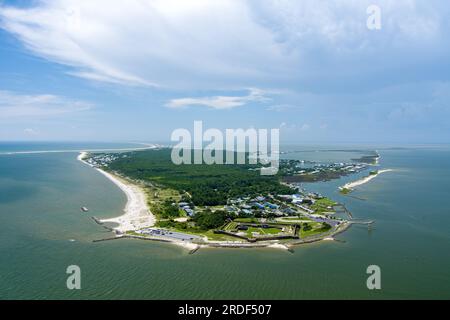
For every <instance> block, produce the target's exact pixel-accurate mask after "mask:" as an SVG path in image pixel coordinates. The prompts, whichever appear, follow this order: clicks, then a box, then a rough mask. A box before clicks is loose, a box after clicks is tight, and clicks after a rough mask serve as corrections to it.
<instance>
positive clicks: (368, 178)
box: [339, 169, 392, 190]
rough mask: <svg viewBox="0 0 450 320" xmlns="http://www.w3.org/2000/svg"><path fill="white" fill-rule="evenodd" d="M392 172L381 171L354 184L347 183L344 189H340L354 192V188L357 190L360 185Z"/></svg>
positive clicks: (388, 170)
mask: <svg viewBox="0 0 450 320" xmlns="http://www.w3.org/2000/svg"><path fill="white" fill-rule="evenodd" d="M390 171H392V169H384V170H379V171H378V173H377V174H371V175H369V176H368V177H365V178H362V179H360V180H357V181H354V182H350V183H347V184H345V185H343V186H342V187H340V188H339V189H341V190H343V189H348V190H353V189H354V188H356V187H358V186H360V185H363V184H365V183H367V182H369V181H370V180H372V179H375V178H376V177H377V176H378V175H379V174H381V173H384V172H390Z"/></svg>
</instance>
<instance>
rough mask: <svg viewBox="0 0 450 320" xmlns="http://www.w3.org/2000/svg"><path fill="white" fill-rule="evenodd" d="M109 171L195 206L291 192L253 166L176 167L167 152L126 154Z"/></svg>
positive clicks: (111, 164) (277, 180)
mask: <svg viewBox="0 0 450 320" xmlns="http://www.w3.org/2000/svg"><path fill="white" fill-rule="evenodd" d="M109 169H111V170H114V171H118V172H120V173H122V174H123V175H125V176H128V177H130V178H132V179H135V180H142V181H146V182H150V183H152V184H155V185H162V186H164V187H168V188H170V189H174V190H177V191H178V192H179V193H181V194H184V193H186V194H187V195H188V198H189V200H190V201H191V202H192V203H194V204H195V205H196V206H216V205H224V204H226V202H227V200H228V199H231V198H235V197H241V196H256V195H259V194H268V193H278V194H292V193H294V191H293V190H292V189H291V188H289V187H287V186H285V185H282V184H281V183H280V176H261V175H260V172H259V170H257V169H258V166H256V165H175V164H173V163H172V161H171V150H170V149H161V150H147V151H135V152H130V153H126V154H123V155H122V156H121V157H119V158H117V159H115V160H114V161H112V162H111V163H110V164H109Z"/></svg>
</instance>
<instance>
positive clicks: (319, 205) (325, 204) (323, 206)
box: [311, 198, 337, 214]
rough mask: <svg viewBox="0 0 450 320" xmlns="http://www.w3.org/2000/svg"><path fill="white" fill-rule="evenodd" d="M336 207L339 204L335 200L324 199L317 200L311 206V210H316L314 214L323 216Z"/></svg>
mask: <svg viewBox="0 0 450 320" xmlns="http://www.w3.org/2000/svg"><path fill="white" fill-rule="evenodd" d="M335 205H337V203H336V202H334V201H333V200H331V199H328V198H322V199H319V200H316V202H315V203H314V204H312V205H311V209H312V210H314V213H316V214H323V213H324V212H330V210H331V208H332V207H333V206H335Z"/></svg>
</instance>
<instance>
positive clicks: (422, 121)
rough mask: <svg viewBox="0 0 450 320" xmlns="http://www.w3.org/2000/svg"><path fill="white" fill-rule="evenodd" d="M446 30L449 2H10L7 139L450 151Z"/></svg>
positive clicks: (3, 4)
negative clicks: (191, 133)
mask: <svg viewBox="0 0 450 320" xmlns="http://www.w3.org/2000/svg"><path fill="white" fill-rule="evenodd" d="M371 4H375V5H377V6H378V7H379V8H380V10H381V11H380V12H381V29H380V30H369V29H368V28H367V26H366V21H367V19H368V14H367V12H366V10H367V7H368V6H369V5H371ZM449 31H450V3H449V2H448V1H445V0H442V1H437V0H434V1H420V0H417V1H413V0H396V1H387V0H386V1H375V0H372V1H364V0H358V1H351V0H348V1H343V0H341V1H333V2H331V1H323V2H318V1H316V0H304V1H295V0H292V1H289V0H285V1H283V0H281V1H272V0H260V1H259V0H258V1H256V0H255V1H252V0H242V1H224V0H223V1H222V0H217V1H209V0H192V1H185V0H129V1H107V0H97V1H76V0H47V1H44V0H42V1H12V0H6V1H0V140H83V141H84V140H91V141H168V140H169V139H170V134H171V132H172V131H173V130H174V129H177V128H188V129H190V128H192V126H193V121H194V120H203V121H204V126H205V127H214V128H220V129H225V128H249V127H255V128H280V129H281V139H282V141H284V142H293V143H294V142H300V143H301V142H323V143H335V142H336V143H337V142H357V143H360V142H375V143H406V142H408V143H448V142H450V121H449V120H448V119H449V117H450V106H449V103H450V40H449V39H450V37H449V36H448V34H449Z"/></svg>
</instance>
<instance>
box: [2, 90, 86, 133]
mask: <svg viewBox="0 0 450 320" xmlns="http://www.w3.org/2000/svg"><path fill="white" fill-rule="evenodd" d="M91 108H92V105H91V104H89V103H86V102H83V101H77V100H69V99H67V98H64V97H60V96H55V95H49V94H42V95H22V94H17V93H13V92H9V91H0V119H13V118H14V119H16V118H48V117H55V116H58V115H63V114H67V113H72V112H80V111H85V110H89V109H91ZM30 132H31V131H30ZM30 132H28V133H30Z"/></svg>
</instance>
